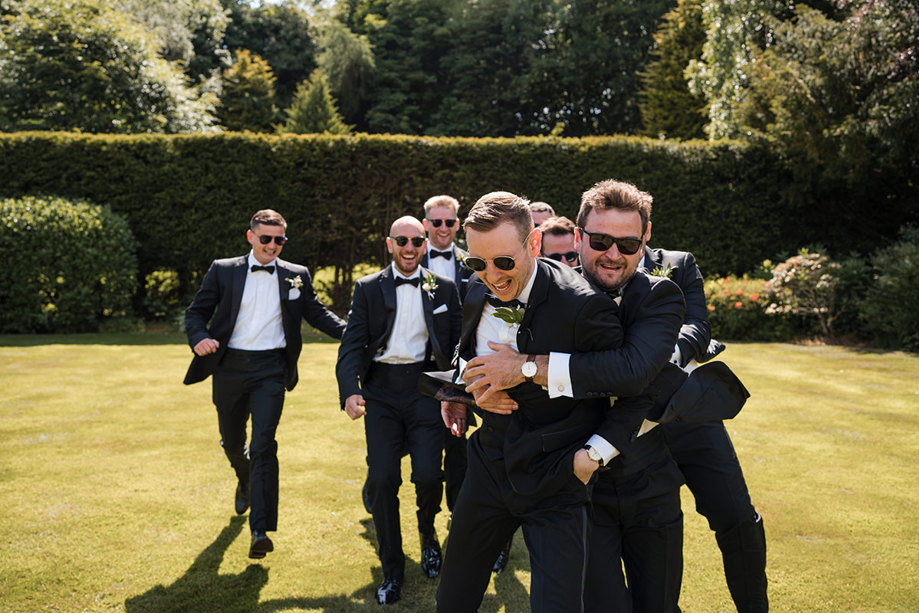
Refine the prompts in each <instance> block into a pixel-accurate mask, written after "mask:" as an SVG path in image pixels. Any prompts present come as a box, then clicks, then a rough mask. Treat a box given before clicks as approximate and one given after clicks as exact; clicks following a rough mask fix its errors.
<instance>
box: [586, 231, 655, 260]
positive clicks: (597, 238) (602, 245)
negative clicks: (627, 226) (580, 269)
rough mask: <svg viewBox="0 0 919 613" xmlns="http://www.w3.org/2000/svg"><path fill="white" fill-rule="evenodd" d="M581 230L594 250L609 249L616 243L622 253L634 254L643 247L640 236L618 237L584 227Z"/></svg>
mask: <svg viewBox="0 0 919 613" xmlns="http://www.w3.org/2000/svg"><path fill="white" fill-rule="evenodd" d="M581 232H583V233H584V234H586V235H587V238H588V241H587V244H588V245H590V248H591V249H593V250H594V251H607V250H609V248H610V247H612V246H613V243H616V247H618V248H619V253H621V254H622V255H634V254H636V253H638V250H639V249H641V239H640V238H616V237H615V236H610V235H609V234H600V233H599V232H588V231H587V230H585V229H584V228H581Z"/></svg>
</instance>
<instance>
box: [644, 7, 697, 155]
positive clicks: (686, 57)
mask: <svg viewBox="0 0 919 613" xmlns="http://www.w3.org/2000/svg"><path fill="white" fill-rule="evenodd" d="M654 40H655V42H656V43H657V47H656V48H655V49H654V50H653V51H652V52H651V55H652V56H653V57H654V60H652V61H651V62H650V63H649V64H648V67H647V69H646V70H645V71H644V72H643V73H641V80H642V91H641V103H640V108H641V120H642V126H643V129H642V133H643V134H644V135H646V136H652V137H663V138H679V139H684V140H686V139H690V138H705V130H704V127H705V122H706V118H707V116H708V108H707V107H706V104H705V99H704V98H703V97H702V96H699V95H696V94H693V93H692V92H690V91H689V86H688V85H687V83H686V77H685V75H684V72H685V70H686V67H687V66H688V65H689V62H690V61H691V60H698V59H699V58H701V57H702V45H703V43H704V42H705V29H704V28H703V26H702V0H679V2H678V4H677V6H676V8H675V9H673V10H672V11H670V12H669V13H667V14H666V15H664V20H663V22H662V23H661V27H660V29H658V31H657V32H656V33H655V35H654Z"/></svg>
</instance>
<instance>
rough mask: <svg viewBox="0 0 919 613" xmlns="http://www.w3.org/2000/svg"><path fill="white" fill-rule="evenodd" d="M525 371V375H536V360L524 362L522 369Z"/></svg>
mask: <svg viewBox="0 0 919 613" xmlns="http://www.w3.org/2000/svg"><path fill="white" fill-rule="evenodd" d="M520 370H521V371H522V372H523V376H524V377H532V376H535V375H536V370H537V368H536V362H524V363H523V367H522V368H521V369H520Z"/></svg>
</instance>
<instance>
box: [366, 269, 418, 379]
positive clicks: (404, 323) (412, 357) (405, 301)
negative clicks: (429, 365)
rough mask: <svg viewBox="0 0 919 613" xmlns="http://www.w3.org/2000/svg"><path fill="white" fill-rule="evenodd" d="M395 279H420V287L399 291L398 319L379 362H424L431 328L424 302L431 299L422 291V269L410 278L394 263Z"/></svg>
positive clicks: (397, 290) (377, 360) (409, 287)
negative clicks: (397, 268)
mask: <svg viewBox="0 0 919 613" xmlns="http://www.w3.org/2000/svg"><path fill="white" fill-rule="evenodd" d="M391 267H392V273H393V277H394V278H401V279H414V278H416V277H417V278H418V279H419V281H418V285H419V286H418V287H415V286H414V285H409V284H408V283H403V284H402V285H400V286H399V287H397V288H396V320H395V321H394V322H393V327H392V333H391V334H390V335H389V340H388V342H387V343H386V350H385V351H384V352H383V353H382V355H380V356H379V357H378V358H374V361H376V362H384V363H386V364H412V363H415V362H421V361H423V360H424V356H425V354H426V353H427V348H428V328H427V326H426V325H425V323H424V306H423V303H422V302H421V301H422V300H425V299H427V293H425V292H424V291H422V290H421V283H422V281H423V279H421V268H420V267H419V268H417V269H415V274H413V275H411V276H409V277H406V276H405V275H403V274H402V273H400V272H399V271H398V270H396V265H395V264H391Z"/></svg>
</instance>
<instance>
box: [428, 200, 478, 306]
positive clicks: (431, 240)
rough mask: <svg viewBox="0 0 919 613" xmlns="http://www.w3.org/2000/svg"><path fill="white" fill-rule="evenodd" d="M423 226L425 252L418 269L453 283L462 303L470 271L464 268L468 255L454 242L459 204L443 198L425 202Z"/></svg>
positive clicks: (458, 225) (457, 226)
mask: <svg viewBox="0 0 919 613" xmlns="http://www.w3.org/2000/svg"><path fill="white" fill-rule="evenodd" d="M423 223H424V229H425V231H426V232H427V235H428V250H427V251H426V252H425V254H424V257H422V258H421V265H422V266H424V267H425V268H427V269H428V270H430V271H431V272H433V273H434V274H435V275H440V276H441V277H447V278H448V279H453V282H454V283H456V288H457V289H458V290H459V293H460V300H462V299H463V297H464V296H465V295H466V285H467V283H468V282H469V277H471V276H472V271H471V270H469V269H468V268H466V267H465V266H464V265H463V260H465V259H466V256H467V255H469V254H468V253H467V252H466V251H465V250H464V249H460V247H458V246H457V245H456V243H455V242H454V241H455V240H456V233H457V231H458V230H459V227H460V222H459V202H457V200H456V198H454V197H453V196H446V195H441V196H432V197H431V198H428V199H427V200H426V201H425V203H424V220H423Z"/></svg>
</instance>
